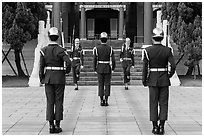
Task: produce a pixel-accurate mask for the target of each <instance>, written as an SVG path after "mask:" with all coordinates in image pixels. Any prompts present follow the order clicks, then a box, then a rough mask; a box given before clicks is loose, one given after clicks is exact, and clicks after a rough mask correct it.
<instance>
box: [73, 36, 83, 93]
mask: <svg viewBox="0 0 204 137" xmlns="http://www.w3.org/2000/svg"><path fill="white" fill-rule="evenodd" d="M70 58H71V60H72V73H73V82H74V85H75V90H78V81H79V76H80V71H81V69H82V68H83V66H84V53H83V49H82V47H81V45H80V40H79V39H78V38H76V39H75V40H74V45H73V46H72V49H71V53H70Z"/></svg>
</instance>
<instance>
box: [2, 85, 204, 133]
mask: <svg viewBox="0 0 204 137" xmlns="http://www.w3.org/2000/svg"><path fill="white" fill-rule="evenodd" d="M148 100H149V93H148V88H147V87H143V86H130V89H129V90H124V87H123V86H112V92H111V96H110V98H109V105H110V106H108V107H101V106H100V105H99V103H100V102H99V97H98V96H97V86H81V87H79V90H78V91H77V92H76V91H74V87H73V86H66V89H65V98H64V120H63V121H62V122H61V126H62V128H63V132H62V133H60V134H63V135H152V133H151V129H152V125H151V122H150V121H149V104H148ZM45 112H46V98H45V93H44V87H18V88H16V87H12V88H11V87H8V88H7V87H3V88H2V134H3V135H22V134H26V135H47V134H49V132H48V128H49V127H48V126H49V125H48V122H47V121H46V120H45ZM165 130H166V134H167V135H202V87H183V86H178V87H170V98H169V116H168V121H167V123H166V126H165Z"/></svg>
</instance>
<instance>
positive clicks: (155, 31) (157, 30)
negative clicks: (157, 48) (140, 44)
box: [152, 28, 164, 38]
mask: <svg viewBox="0 0 204 137" xmlns="http://www.w3.org/2000/svg"><path fill="white" fill-rule="evenodd" d="M152 37H153V38H158V37H160V38H163V37H164V33H163V30H162V29H161V28H154V29H153V36H152Z"/></svg>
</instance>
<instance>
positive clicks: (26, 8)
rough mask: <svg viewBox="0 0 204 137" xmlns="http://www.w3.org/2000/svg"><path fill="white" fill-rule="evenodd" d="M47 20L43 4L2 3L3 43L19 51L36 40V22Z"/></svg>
mask: <svg viewBox="0 0 204 137" xmlns="http://www.w3.org/2000/svg"><path fill="white" fill-rule="evenodd" d="M46 18H47V15H46V9H45V6H44V3H36V2H30V3H29V2H4V3H3V4H2V19H3V20H2V30H3V32H2V34H3V41H5V42H7V43H9V44H10V45H11V48H12V49H14V50H21V49H22V48H23V45H24V43H26V42H27V41H29V40H31V39H33V38H37V34H38V21H39V20H40V19H43V20H45V19H46Z"/></svg>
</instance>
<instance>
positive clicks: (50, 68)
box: [46, 67, 65, 70]
mask: <svg viewBox="0 0 204 137" xmlns="http://www.w3.org/2000/svg"><path fill="white" fill-rule="evenodd" d="M46 69H47V70H65V68H64V67H46Z"/></svg>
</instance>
